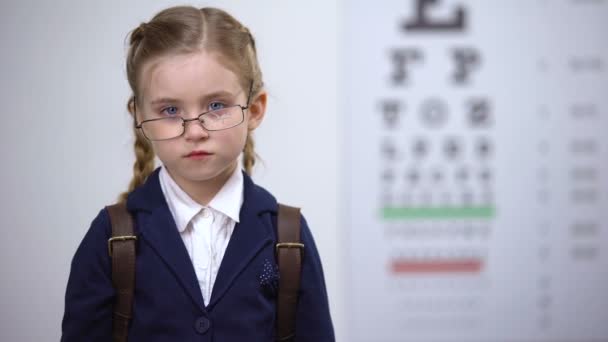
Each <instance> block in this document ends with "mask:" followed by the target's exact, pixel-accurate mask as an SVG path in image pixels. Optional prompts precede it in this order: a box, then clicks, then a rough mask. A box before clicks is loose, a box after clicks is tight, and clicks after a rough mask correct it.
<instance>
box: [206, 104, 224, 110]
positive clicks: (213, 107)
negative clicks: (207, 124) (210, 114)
mask: <svg viewBox="0 0 608 342" xmlns="http://www.w3.org/2000/svg"><path fill="white" fill-rule="evenodd" d="M224 107H225V105H224V104H223V103H221V102H211V103H210V104H209V110H218V109H222V108H224Z"/></svg>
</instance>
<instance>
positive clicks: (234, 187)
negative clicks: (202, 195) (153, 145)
mask: <svg viewBox="0 0 608 342" xmlns="http://www.w3.org/2000/svg"><path fill="white" fill-rule="evenodd" d="M159 181H160V187H161V190H162V192H163V195H165V198H166V200H167V204H168V205H169V210H170V211H171V214H173V218H174V219H175V224H176V226H177V229H178V231H179V232H180V233H181V232H183V231H184V230H185V229H186V227H187V226H188V223H189V222H190V221H191V220H192V218H193V217H194V216H195V215H196V214H198V213H199V212H200V211H201V209H203V208H205V207H204V206H202V205H200V204H198V203H197V202H196V201H195V200H193V199H192V198H191V197H190V196H189V195H188V194H187V193H186V192H185V191H184V190H182V188H180V186H179V185H178V184H177V183H176V182H175V181H174V180H173V178H171V175H170V174H169V172H167V170H166V169H165V167H164V166H163V167H161V170H160V172H159ZM242 204H243V174H242V172H241V170H240V168H239V167H236V168H235V170H234V172H233V173H232V175H230V178H228V180H227V181H226V183H224V185H223V186H222V188H221V189H220V191H218V193H217V194H216V195H215V196H214V197H213V199H212V200H211V201H210V202H209V205H208V207H210V208H212V209H214V210H216V211H218V212H220V213H222V214H224V215H226V216H228V217H229V218H231V219H232V220H234V221H236V222H239V213H240V211H241V206H242Z"/></svg>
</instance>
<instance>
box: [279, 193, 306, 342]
mask: <svg viewBox="0 0 608 342" xmlns="http://www.w3.org/2000/svg"><path fill="white" fill-rule="evenodd" d="M277 226H278V227H277V235H278V243H277V245H276V254H277V260H278V264H279V293H278V297H277V341H291V340H292V339H293V338H294V336H295V332H296V329H295V326H296V305H297V303H298V292H299V291H300V273H301V270H302V257H303V254H304V245H303V244H302V243H301V239H300V209H299V208H294V207H289V206H286V205H282V204H279V214H278V218H277Z"/></svg>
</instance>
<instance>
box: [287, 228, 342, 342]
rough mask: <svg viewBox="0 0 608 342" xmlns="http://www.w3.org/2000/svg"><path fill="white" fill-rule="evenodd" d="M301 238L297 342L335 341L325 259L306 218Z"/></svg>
mask: <svg viewBox="0 0 608 342" xmlns="http://www.w3.org/2000/svg"><path fill="white" fill-rule="evenodd" d="M301 237H302V243H304V258H303V264H302V276H301V279H300V294H299V298H298V306H297V310H296V337H295V341H296V342H313V341H314V342H333V341H335V337H334V329H333V324H332V321H331V315H330V313H329V303H328V299H327V289H326V287H325V278H324V276H323V267H322V265H321V258H320V257H319V252H318V251H317V247H316V245H315V241H314V239H313V236H312V233H311V232H310V229H309V228H308V224H307V223H306V219H304V217H302V221H301Z"/></svg>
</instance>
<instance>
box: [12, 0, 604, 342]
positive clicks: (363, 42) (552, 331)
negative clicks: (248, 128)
mask: <svg viewBox="0 0 608 342" xmlns="http://www.w3.org/2000/svg"><path fill="white" fill-rule="evenodd" d="M178 4H184V3H183V2H175V1H154V2H151V1H143V0H135V1H129V2H124V1H123V2H119V1H115V0H108V1H104V2H93V1H67V0H56V1H52V2H51V1H31V0H25V1H16V0H3V1H2V2H1V3H0V16H1V18H2V20H1V21H0V41H1V42H2V47H1V52H2V53H1V54H0V74H1V75H2V77H0V98H1V100H2V102H1V103H2V105H3V109H4V112H3V113H2V119H3V121H2V124H0V132H1V134H0V149H2V156H3V159H2V168H1V173H0V182H1V183H0V186H1V188H2V189H3V193H4V194H5V195H4V199H3V203H2V204H3V205H2V215H0V227H2V229H3V233H4V235H3V239H2V241H3V244H2V248H0V258H1V260H2V261H1V263H2V264H1V265H2V281H1V282H0V301H1V302H2V316H1V320H0V322H1V326H0V340H2V341H56V340H58V339H59V337H60V334H61V326H60V325H61V318H62V315H63V305H64V304H63V300H64V294H65V286H66V281H67V277H68V273H69V266H70V261H71V258H72V256H73V254H74V252H75V250H76V247H77V246H78V244H79V242H80V241H81V239H82V237H83V236H84V233H85V232H86V230H87V229H88V227H89V225H90V222H91V220H92V219H93V218H94V217H95V215H96V214H97V213H98V211H99V210H100V209H101V208H102V207H103V206H104V205H106V204H109V203H112V202H114V201H115V200H116V197H117V196H118V194H119V193H120V192H122V191H124V190H125V189H126V188H127V185H128V181H129V180H130V177H131V165H132V162H133V152H132V141H133V140H132V133H131V129H130V124H131V121H130V117H129V115H128V113H127V111H126V108H125V107H126V101H127V99H128V97H129V95H130V92H129V88H128V84H127V81H126V77H125V71H124V61H125V57H126V47H127V45H126V37H127V34H128V33H129V31H130V30H132V29H133V28H135V27H136V26H137V25H139V24H140V23H141V22H143V21H148V20H149V19H150V18H151V17H152V16H153V15H154V14H155V13H157V12H158V11H160V10H161V9H163V8H166V7H168V6H173V5H178ZM188 4H192V5H195V6H199V7H202V6H216V7H220V8H223V9H225V10H227V11H229V12H230V13H231V14H233V15H234V16H235V17H237V18H238V19H239V20H241V21H242V22H243V23H244V24H245V25H247V26H248V27H249V28H250V29H251V31H252V33H253V35H254V37H255V38H256V43H257V46H258V52H259V59H260V63H261V66H262V70H263V72H264V77H265V84H266V85H267V89H268V91H269V94H270V102H269V107H268V112H267V115H266V118H265V121H264V123H263V125H262V126H261V128H260V129H259V130H257V131H256V142H257V146H256V148H257V152H258V154H259V155H260V156H261V158H262V160H263V161H262V162H261V163H260V164H259V165H258V166H257V168H256V169H255V172H254V180H255V181H256V182H257V183H258V184H261V185H263V186H264V187H266V188H268V189H269V190H270V191H271V192H273V193H274V194H275V196H276V197H277V198H278V199H279V200H280V201H281V202H283V203H288V204H291V205H296V206H300V207H302V208H303V213H304V214H305V215H306V217H307V220H308V222H309V224H310V226H311V229H312V231H313V234H314V236H315V239H316V242H317V245H318V248H319V252H320V254H321V258H322V261H323V266H324V269H325V277H326V282H327V286H328V291H329V297H330V305H331V311H332V315H333V319H334V326H335V329H336V337H337V340H338V341H361V342H362V341H374V342H376V341H386V342H389V341H390V342H396V341H449V342H452V341H454V342H456V341H462V342H468V341H479V342H481V341H483V342H488V341H489V342H499V341H500V342H504V341H509V342H511V341H513V342H515V341H518V342H524V341H526V342H528V341H543V342H545V341H546V342H555V341H559V342H591V341H608V325H607V324H606V322H608V294H607V292H606V289H607V288H608V255H607V253H608V181H607V177H606V175H607V170H608V135H607V134H606V131H607V129H608V117H607V116H608V97H607V94H608V39H606V36H607V33H608V1H606V0H535V1H523V0H511V1H506V0H503V1H499V0H492V1H476V0H409V1H408V0H406V1H393V0H386V1H381V2H373V3H371V2H368V1H354V0H339V1H336V2H333V1H320V0H315V1H307V2H306V3H296V2H287V1H278V0H260V1H255V2H253V1H236V0H234V1H204V2H190V3H188Z"/></svg>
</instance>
